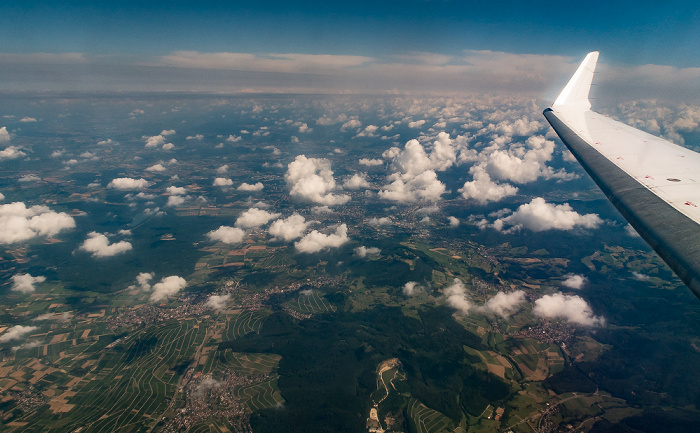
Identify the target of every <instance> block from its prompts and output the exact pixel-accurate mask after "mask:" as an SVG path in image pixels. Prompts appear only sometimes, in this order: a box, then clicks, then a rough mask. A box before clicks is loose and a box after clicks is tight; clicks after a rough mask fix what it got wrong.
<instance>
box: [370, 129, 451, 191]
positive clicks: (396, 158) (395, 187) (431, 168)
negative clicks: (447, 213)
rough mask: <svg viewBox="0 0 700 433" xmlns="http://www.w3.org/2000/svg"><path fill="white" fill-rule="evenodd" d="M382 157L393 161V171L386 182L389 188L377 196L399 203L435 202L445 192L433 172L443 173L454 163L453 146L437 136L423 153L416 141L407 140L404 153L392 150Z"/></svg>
mask: <svg viewBox="0 0 700 433" xmlns="http://www.w3.org/2000/svg"><path fill="white" fill-rule="evenodd" d="M382 156H384V157H385V158H388V159H391V160H392V167H393V168H394V169H395V170H396V171H395V172H394V173H392V174H391V175H390V176H389V177H388V179H389V181H391V183H390V184H388V185H385V186H384V188H383V189H382V190H381V191H379V196H380V197H382V198H384V199H387V200H394V201H398V202H414V201H422V200H429V201H436V200H440V198H441V196H442V194H444V193H445V192H446V189H445V184H443V183H442V182H440V181H439V180H438V177H437V173H436V171H444V170H447V169H448V168H450V167H451V166H453V165H454V164H455V162H456V161H457V156H456V153H455V142H454V140H452V139H451V138H450V135H449V134H447V133H445V132H440V133H439V134H438V136H437V140H435V141H434V142H433V144H432V148H431V149H430V153H428V152H426V150H425V148H424V147H423V145H422V144H421V143H420V142H419V141H418V140H409V141H408V142H407V143H406V145H405V146H404V148H403V149H399V148H398V147H392V148H390V149H388V150H387V151H385V152H384V153H383V154H382Z"/></svg>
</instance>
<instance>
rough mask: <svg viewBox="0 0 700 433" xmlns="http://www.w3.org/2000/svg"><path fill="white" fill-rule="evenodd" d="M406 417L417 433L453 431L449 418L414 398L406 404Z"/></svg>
mask: <svg viewBox="0 0 700 433" xmlns="http://www.w3.org/2000/svg"><path fill="white" fill-rule="evenodd" d="M408 416H409V417H410V418H411V421H413V424H414V425H415V426H416V431H417V432H418V433H438V432H451V431H452V430H453V429H454V427H453V426H452V421H450V419H449V418H447V417H446V416H445V415H443V414H441V413H440V412H438V411H436V410H433V409H430V408H429V407H427V406H425V405H424V404H423V403H421V402H420V401H418V400H416V399H415V398H411V400H410V401H409V402H408Z"/></svg>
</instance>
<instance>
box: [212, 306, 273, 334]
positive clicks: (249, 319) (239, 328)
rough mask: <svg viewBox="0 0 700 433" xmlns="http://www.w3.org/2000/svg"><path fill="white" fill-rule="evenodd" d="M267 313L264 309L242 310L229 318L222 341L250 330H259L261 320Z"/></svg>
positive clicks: (261, 323) (263, 319)
mask: <svg viewBox="0 0 700 433" xmlns="http://www.w3.org/2000/svg"><path fill="white" fill-rule="evenodd" d="M268 315H269V313H268V312H266V311H260V310H255V311H244V312H242V313H240V314H238V315H237V316H234V317H233V318H231V319H229V321H228V324H227V326H226V332H225V333H224V336H223V339H224V341H231V340H235V339H237V338H238V337H241V336H243V335H245V334H248V333H251V332H260V328H261V327H262V325H263V322H264V321H265V319H266V318H267V316H268Z"/></svg>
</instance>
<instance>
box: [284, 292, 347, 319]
mask: <svg viewBox="0 0 700 433" xmlns="http://www.w3.org/2000/svg"><path fill="white" fill-rule="evenodd" d="M286 305H287V307H289V308H290V309H292V310H294V311H298V312H299V313H302V314H322V313H332V312H334V311H335V310H336V308H335V307H334V306H333V305H332V304H331V303H330V302H328V300H327V299H326V298H324V297H323V296H321V295H320V294H319V292H318V291H316V290H312V291H311V292H310V293H308V294H307V293H301V294H300V295H299V296H298V297H296V298H294V299H292V300H291V301H289V302H287V304H286Z"/></svg>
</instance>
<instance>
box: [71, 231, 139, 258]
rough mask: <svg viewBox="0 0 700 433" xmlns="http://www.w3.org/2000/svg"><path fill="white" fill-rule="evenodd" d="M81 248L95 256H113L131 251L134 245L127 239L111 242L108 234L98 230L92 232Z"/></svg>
mask: <svg viewBox="0 0 700 433" xmlns="http://www.w3.org/2000/svg"><path fill="white" fill-rule="evenodd" d="M80 249H81V250H84V251H87V252H89V253H91V254H92V256H93V257H112V256H116V255H117V254H122V253H125V252H127V251H130V250H131V249H132V246H131V243H130V242H127V241H120V242H117V243H114V244H110V242H109V239H107V236H105V235H103V234H101V233H97V232H90V233H88V238H87V239H85V242H83V244H82V245H81V246H80Z"/></svg>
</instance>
